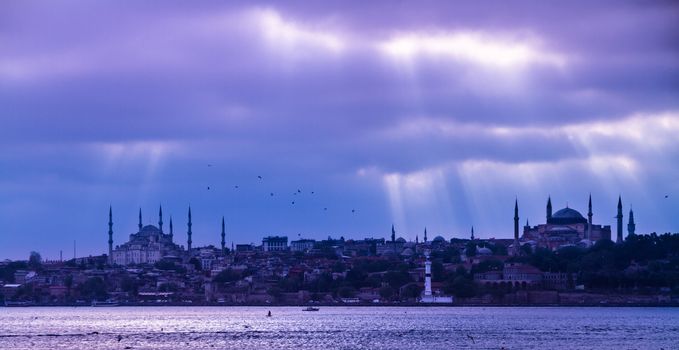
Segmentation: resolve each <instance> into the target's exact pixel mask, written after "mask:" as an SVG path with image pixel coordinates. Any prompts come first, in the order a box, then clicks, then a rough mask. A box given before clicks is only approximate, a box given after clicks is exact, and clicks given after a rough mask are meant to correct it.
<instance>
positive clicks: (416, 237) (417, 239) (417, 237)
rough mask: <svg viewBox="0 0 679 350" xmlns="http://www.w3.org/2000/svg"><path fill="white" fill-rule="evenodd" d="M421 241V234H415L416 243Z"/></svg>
mask: <svg viewBox="0 0 679 350" xmlns="http://www.w3.org/2000/svg"><path fill="white" fill-rule="evenodd" d="M419 243H420V235H415V244H419Z"/></svg>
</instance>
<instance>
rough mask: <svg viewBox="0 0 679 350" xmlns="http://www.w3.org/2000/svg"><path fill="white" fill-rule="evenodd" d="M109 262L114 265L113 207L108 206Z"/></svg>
mask: <svg viewBox="0 0 679 350" xmlns="http://www.w3.org/2000/svg"><path fill="white" fill-rule="evenodd" d="M108 264H109V265H113V208H112V207H111V206H109V207H108Z"/></svg>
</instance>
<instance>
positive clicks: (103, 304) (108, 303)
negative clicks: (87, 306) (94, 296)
mask: <svg viewBox="0 0 679 350" xmlns="http://www.w3.org/2000/svg"><path fill="white" fill-rule="evenodd" d="M118 305H119V304H118V302H117V301H113V300H106V301H96V300H92V306H96V307H110V306H118Z"/></svg>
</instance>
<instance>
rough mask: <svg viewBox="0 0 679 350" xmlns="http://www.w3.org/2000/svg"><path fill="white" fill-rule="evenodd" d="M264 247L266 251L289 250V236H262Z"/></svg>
mask: <svg viewBox="0 0 679 350" xmlns="http://www.w3.org/2000/svg"><path fill="white" fill-rule="evenodd" d="M262 249H263V250H264V251H265V252H278V251H284V250H288V237H287V236H280V237H279V236H269V237H264V238H262Z"/></svg>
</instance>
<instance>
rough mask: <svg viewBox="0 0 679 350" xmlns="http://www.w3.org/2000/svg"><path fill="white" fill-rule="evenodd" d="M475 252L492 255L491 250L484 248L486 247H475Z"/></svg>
mask: <svg viewBox="0 0 679 350" xmlns="http://www.w3.org/2000/svg"><path fill="white" fill-rule="evenodd" d="M476 254H478V255H493V251H492V250H490V249H488V248H486V247H482V248H478V249H476Z"/></svg>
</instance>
